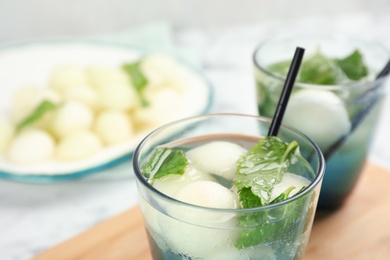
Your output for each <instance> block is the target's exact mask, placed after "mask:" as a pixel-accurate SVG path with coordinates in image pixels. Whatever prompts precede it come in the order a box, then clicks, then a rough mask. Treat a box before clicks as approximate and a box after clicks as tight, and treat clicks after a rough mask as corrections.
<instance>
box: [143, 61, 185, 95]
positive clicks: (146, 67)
mask: <svg viewBox="0 0 390 260" xmlns="http://www.w3.org/2000/svg"><path fill="white" fill-rule="evenodd" d="M140 67H141V70H142V72H143V73H144V74H145V76H146V78H147V79H148V88H164V87H165V88H172V89H175V90H176V91H179V92H181V91H183V90H184V88H185V80H184V78H183V75H182V74H183V67H182V66H181V65H180V63H179V62H178V61H177V60H176V59H175V58H173V57H171V56H169V55H166V54H151V55H148V56H146V57H145V58H144V59H143V60H142V62H141V65H140Z"/></svg>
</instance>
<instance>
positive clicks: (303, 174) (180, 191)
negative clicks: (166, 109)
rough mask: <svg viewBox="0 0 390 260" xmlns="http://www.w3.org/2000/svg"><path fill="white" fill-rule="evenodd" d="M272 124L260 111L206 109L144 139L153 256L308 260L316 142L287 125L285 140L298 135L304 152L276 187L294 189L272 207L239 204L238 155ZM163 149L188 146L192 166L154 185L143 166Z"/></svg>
mask: <svg viewBox="0 0 390 260" xmlns="http://www.w3.org/2000/svg"><path fill="white" fill-rule="evenodd" d="M269 126H270V120H269V119H266V118H261V117H254V116H245V115H234V114H219V115H204V116H199V117H194V118H188V119H184V120H181V121H177V122H174V123H171V124H168V125H166V126H163V127H161V128H159V129H157V130H156V131H154V132H153V133H151V134H150V135H149V136H147V137H146V138H145V139H144V140H143V141H142V142H141V143H140V145H139V146H138V148H137V149H136V151H135V153H134V158H133V167H134V171H135V175H136V180H137V186H138V191H139V194H140V201H139V203H140V206H141V209H142V213H143V216H144V220H145V226H146V230H147V234H148V238H149V242H150V246H151V251H152V255H153V258H154V259H212V260H218V259H224V260H225V259H269V260H271V259H302V258H303V255H304V250H305V247H306V244H307V241H308V239H309V235H310V231H311V226H312V223H313V218H314V214H315V211H316V206H317V201H318V195H319V192H320V187H321V181H322V176H323V172H324V159H323V156H322V154H321V152H320V150H319V148H318V146H316V145H315V144H314V143H313V142H312V141H311V140H310V139H308V138H307V137H306V136H305V135H303V134H301V133H300V132H298V131H297V130H295V129H292V128H288V127H284V126H282V127H281V129H280V131H279V135H278V137H280V139H281V140H283V142H292V141H296V142H297V143H298V144H299V151H300V154H301V157H299V156H294V157H293V158H294V159H292V160H291V164H290V166H289V168H288V170H287V171H288V172H289V173H286V174H285V175H284V177H283V180H282V182H281V185H282V184H283V185H282V186H283V187H281V186H275V188H274V191H276V190H277V189H279V190H280V191H284V190H285V188H286V187H290V186H291V185H293V186H294V187H295V188H296V193H297V194H295V195H294V196H292V194H290V196H291V197H289V198H288V199H286V200H284V201H281V202H275V203H274V204H269V205H267V206H260V207H253V208H240V207H237V203H240V202H239V200H238V198H237V196H238V195H237V191H236V190H235V187H234V185H233V181H232V178H233V177H234V176H235V174H236V168H235V167H238V166H237V160H236V159H237V158H241V157H242V156H243V154H244V153H246V150H250V149H251V147H253V146H254V145H255V144H256V143H258V141H259V140H260V139H261V138H263V137H264V136H266V135H267V132H268V129H269ZM216 144H217V145H216ZM161 148H162V149H166V148H167V149H177V151H180V152H183V153H184V154H185V156H186V157H188V158H189V161H190V164H189V165H188V166H186V170H185V172H184V174H183V175H182V176H180V175H170V176H165V177H164V178H161V179H156V180H154V181H153V183H152V181H151V179H150V178H149V179H147V178H146V177H145V176H144V174H145V169H148V167H149V166H150V162H156V160H155V159H153V158H154V155H155V151H156V150H158V149H161ZM232 158H235V159H234V160H233V159H232ZM171 161H172V164H171V165H174V164H175V165H176V164H177V161H175V162H173V160H171ZM157 164H158V163H157ZM167 165H168V166H170V165H169V164H167ZM227 165H230V166H227ZM160 167H162V166H160ZM160 170H161V168H160ZM216 173H218V174H216ZM290 173H292V174H290ZM149 176H150V175H149ZM232 176H233V177H232ZM151 183H152V185H151ZM199 187H200V188H199ZM276 187H279V188H276ZM301 188H303V190H301ZM299 191H300V192H299ZM194 192H195V193H194ZM189 194H190V195H189ZM276 194H279V193H278V192H276ZM210 197H213V199H212V200H209V199H210ZM204 199H207V202H206V204H207V206H205V204H202V203H203V200H204ZM193 200H195V201H196V202H194V203H192V201H193ZM210 201H211V202H210ZM186 202H188V203H186ZM210 203H211V204H210ZM194 204H197V205H194Z"/></svg>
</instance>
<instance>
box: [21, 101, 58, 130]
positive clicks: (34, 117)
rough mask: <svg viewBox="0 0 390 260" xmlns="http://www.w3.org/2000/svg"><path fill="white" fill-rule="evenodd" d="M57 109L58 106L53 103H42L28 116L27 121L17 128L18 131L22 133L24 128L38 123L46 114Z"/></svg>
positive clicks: (23, 121)
mask: <svg viewBox="0 0 390 260" xmlns="http://www.w3.org/2000/svg"><path fill="white" fill-rule="evenodd" d="M55 108H57V105H56V104H54V103H53V102H51V101H48V100H44V101H42V102H41V103H40V104H39V105H38V106H37V107H36V108H35V109H34V111H33V112H32V113H31V114H30V115H28V116H27V117H26V118H25V119H23V120H22V121H21V122H20V123H19V124H18V125H17V126H16V130H17V131H20V130H21V129H23V128H24V127H26V126H28V125H31V124H33V123H35V122H36V121H38V120H39V119H40V118H41V117H42V116H43V115H44V114H46V113H47V112H48V111H50V110H53V109H55Z"/></svg>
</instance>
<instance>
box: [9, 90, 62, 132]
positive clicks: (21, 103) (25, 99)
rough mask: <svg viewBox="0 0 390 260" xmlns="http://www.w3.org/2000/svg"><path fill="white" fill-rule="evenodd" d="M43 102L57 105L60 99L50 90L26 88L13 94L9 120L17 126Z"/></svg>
mask: <svg viewBox="0 0 390 260" xmlns="http://www.w3.org/2000/svg"><path fill="white" fill-rule="evenodd" d="M44 100H47V101H51V102H53V103H54V104H58V103H59V102H60V101H61V97H60V96H59V95H58V94H57V93H56V92H55V91H53V90H51V89H40V88H38V87H35V86H26V87H23V88H21V89H19V90H18V91H16V93H15V94H14V96H13V97H12V100H11V107H10V119H11V121H12V122H13V123H15V124H17V123H19V122H21V121H22V120H24V119H25V118H27V117H28V116H29V115H31V113H33V112H34V110H35V109H36V108H37V107H38V106H39V105H40V103H41V102H43V101H44Z"/></svg>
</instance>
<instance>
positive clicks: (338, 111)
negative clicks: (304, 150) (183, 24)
mask: <svg viewBox="0 0 390 260" xmlns="http://www.w3.org/2000/svg"><path fill="white" fill-rule="evenodd" d="M296 46H300V47H303V48H305V58H307V59H310V57H312V55H313V54H315V53H318V52H321V53H322V54H323V55H324V56H326V57H330V58H334V59H341V58H342V57H346V56H348V55H350V54H351V53H353V52H354V51H355V50H358V51H359V52H360V53H361V54H362V56H363V59H364V62H365V64H366V66H367V68H368V76H367V77H365V78H364V79H362V80H358V81H346V82H345V83H343V84H338V85H325V84H323V85H315V84H307V83H302V82H299V77H298V78H297V82H296V83H295V85H294V88H293V92H292V94H291V97H290V102H289V105H288V106H287V109H286V114H285V116H284V119H283V123H285V124H287V125H290V126H293V127H295V128H297V129H299V130H300V131H302V132H303V133H305V134H307V135H308V136H309V137H310V138H312V139H313V140H314V141H315V142H316V143H317V144H318V145H319V146H320V148H321V150H322V153H323V154H324V156H325V159H326V172H325V175H324V181H323V185H322V189H321V196H320V199H319V203H318V207H319V208H322V209H336V208H338V207H340V206H341V205H342V204H343V202H344V201H345V200H346V198H347V196H348V195H349V194H350V192H351V191H352V190H353V188H354V186H355V184H356V182H357V180H358V177H359V175H360V173H361V172H362V168H363V166H364V164H365V162H366V158H367V154H368V152H369V147H370V143H371V140H372V138H373V133H374V130H375V126H376V125H377V122H378V116H379V112H380V109H381V104H382V100H383V97H384V96H385V94H386V91H387V86H388V84H386V82H387V79H388V77H384V78H381V79H380V80H375V77H376V75H377V74H378V73H379V72H380V71H381V69H382V68H383V67H384V66H385V64H386V62H387V61H388V60H389V57H390V54H389V51H388V50H387V49H386V48H385V47H383V46H381V45H380V44H377V43H373V42H370V41H365V40H361V39H356V38H353V37H349V36H345V35H341V34H336V33H319V32H314V33H300V34H298V33H291V34H286V35H280V36H277V37H274V38H271V39H268V40H266V41H264V42H263V43H262V44H260V45H259V46H258V47H257V49H256V50H255V52H254V55H253V62H254V70H255V81H256V90H257V103H258V112H259V115H261V116H266V117H272V116H273V114H274V111H275V109H276V106H277V102H278V99H279V96H280V93H281V91H282V87H283V84H284V81H285V75H286V74H287V73H285V75H281V74H283V73H277V72H276V70H277V68H276V67H275V66H277V65H275V64H281V62H283V61H288V60H289V59H291V55H292V53H293V51H294V49H295V48H296ZM349 62H350V64H352V65H351V66H355V65H356V66H355V67H352V68H353V69H355V68H356V70H358V69H359V67H358V66H357V64H355V63H354V61H353V59H351V60H350V61H349ZM324 63H325V62H323V63H322V64H317V66H323V65H326V64H324ZM301 69H302V66H301ZM306 73H307V71H306ZM317 76H318V75H317ZM321 76H322V77H323V78H324V81H325V80H326V79H325V78H326V75H321ZM306 78H308V75H306ZM303 93H305V94H303Z"/></svg>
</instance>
